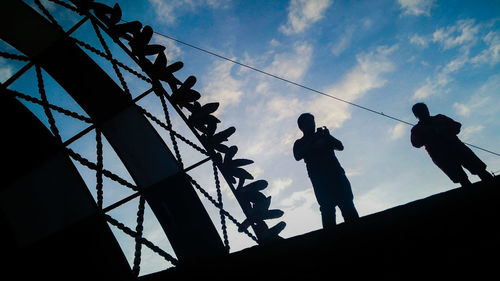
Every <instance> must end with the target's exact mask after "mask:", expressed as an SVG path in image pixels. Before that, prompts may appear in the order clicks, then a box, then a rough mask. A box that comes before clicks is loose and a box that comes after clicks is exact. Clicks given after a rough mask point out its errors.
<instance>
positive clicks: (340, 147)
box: [330, 135, 344, 151]
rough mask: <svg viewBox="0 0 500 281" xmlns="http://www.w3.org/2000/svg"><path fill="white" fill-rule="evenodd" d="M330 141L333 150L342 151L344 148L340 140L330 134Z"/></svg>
mask: <svg viewBox="0 0 500 281" xmlns="http://www.w3.org/2000/svg"><path fill="white" fill-rule="evenodd" d="M330 143H331V144H332V147H333V149H334V150H338V151H342V150H344V145H343V144H342V142H341V141H339V140H338V139H336V138H335V137H334V136H332V135H330Z"/></svg>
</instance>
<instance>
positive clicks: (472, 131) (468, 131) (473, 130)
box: [460, 125, 484, 141]
mask: <svg viewBox="0 0 500 281" xmlns="http://www.w3.org/2000/svg"><path fill="white" fill-rule="evenodd" d="M483 129H484V126H483V125H477V126H468V127H465V128H463V129H462V131H461V132H460V138H461V139H462V140H465V141H466V140H469V139H470V138H471V137H472V136H474V135H476V134H478V133H480V132H481V131H482V130H483Z"/></svg>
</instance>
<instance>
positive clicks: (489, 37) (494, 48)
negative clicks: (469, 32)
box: [471, 31, 500, 65]
mask: <svg viewBox="0 0 500 281" xmlns="http://www.w3.org/2000/svg"><path fill="white" fill-rule="evenodd" d="M483 41H484V42H485V43H486V45H487V46H488V48H487V49H485V50H483V51H482V52H481V53H480V54H478V55H477V56H475V57H473V58H472V59H471V62H472V63H474V64H476V65H477V64H483V63H489V64H490V65H493V64H497V63H498V62H500V36H499V34H498V32H494V31H490V32H489V33H488V34H486V35H485V36H484V37H483Z"/></svg>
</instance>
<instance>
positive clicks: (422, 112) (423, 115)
mask: <svg viewBox="0 0 500 281" xmlns="http://www.w3.org/2000/svg"><path fill="white" fill-rule="evenodd" d="M411 111H413V114H414V115H415V117H416V118H417V119H418V120H425V119H427V118H429V116H430V114H429V109H428V108H427V105H425V103H423V102H419V103H416V104H414V105H413V107H412V108H411Z"/></svg>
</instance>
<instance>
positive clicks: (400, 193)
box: [0, 0, 500, 274]
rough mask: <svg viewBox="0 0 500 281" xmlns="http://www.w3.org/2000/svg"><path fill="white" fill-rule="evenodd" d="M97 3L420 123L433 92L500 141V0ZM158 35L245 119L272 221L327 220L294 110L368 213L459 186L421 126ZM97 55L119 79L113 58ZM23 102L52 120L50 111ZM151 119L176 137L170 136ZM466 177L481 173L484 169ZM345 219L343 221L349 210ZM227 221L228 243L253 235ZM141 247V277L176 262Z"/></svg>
mask: <svg viewBox="0 0 500 281" xmlns="http://www.w3.org/2000/svg"><path fill="white" fill-rule="evenodd" d="M26 2H28V3H31V2H32V1H26ZM101 2H102V3H106V4H108V5H113V4H114V3H115V2H116V3H118V4H119V5H120V7H121V8H122V10H123V19H124V20H127V21H131V20H139V21H141V22H142V23H143V24H147V25H150V26H151V27H152V28H153V30H154V31H156V32H157V33H159V34H164V35H167V36H170V37H173V38H176V39H178V40H180V41H182V42H186V43H189V44H192V45H195V46H197V47H199V48H203V49H205V50H208V51H210V52H213V53H216V54H218V55H221V56H224V57H227V58H229V59H231V60H234V61H238V62H241V63H243V64H246V65H249V66H251V67H253V68H257V69H260V70H262V71H265V72H268V73H270V74H273V75H276V76H279V77H282V78H284V79H287V80H290V81H293V82H295V83H298V84H302V85H304V86H307V87H309V88H312V89H315V90H317V91H320V92H322V93H325V94H328V95H331V96H334V97H337V98H340V99H343V100H346V101H349V102H351V103H355V104H358V105H361V106H363V107H366V108H370V109H372V110H374V111H376V112H383V113H384V114H386V115H390V116H393V117H396V118H399V119H401V120H404V121H406V122H409V123H412V124H414V123H416V122H417V120H416V119H415V117H414V116H413V114H412V112H411V106H412V105H413V104H414V103H416V102H425V103H426V104H427V105H428V106H429V109H430V112H431V115H435V114H438V113H441V114H445V115H447V116H449V117H451V118H453V119H455V120H457V121H459V122H460V123H461V124H462V130H461V132H460V134H459V137H460V139H462V140H463V141H465V142H467V143H471V144H474V145H476V146H479V147H482V148H485V149H488V150H491V151H494V152H496V153H499V152H500V146H499V145H498V144H499V143H500V133H499V132H500V130H499V128H500V125H499V123H498V120H500V71H499V70H500V17H499V15H500V1H496V0H491V1H486V0H484V1H483V0H480V1H438V0H384V1H378V0H365V1H341V0H290V1H234V0H220V1H215V0H174V1H166V0H147V1H146V0H143V1H126V0H121V1H101ZM43 3H45V4H46V5H47V7H48V9H49V10H50V11H51V12H52V13H54V15H55V16H56V19H58V20H59V21H60V23H61V24H62V25H63V26H70V25H71V24H74V23H75V22H76V21H77V20H78V19H79V17H78V16H76V15H74V14H72V13H69V12H67V11H64V10H63V9H61V8H60V7H57V6H56V5H54V4H52V3H50V2H47V1H45V2H43ZM74 37H76V38H79V39H81V40H84V41H86V42H89V43H91V44H92V45H93V46H100V45H99V41H98V40H97V39H96V37H95V35H93V34H92V29H91V27H90V26H83V27H82V28H81V29H79V30H78V31H77V32H76V33H75V34H74ZM107 40H108V41H109V39H107ZM152 41H153V42H154V43H157V44H162V45H164V46H166V51H165V53H166V55H167V58H168V61H169V63H172V62H174V61H182V62H184V68H183V69H182V70H180V71H179V72H177V73H176V77H178V78H179V79H180V80H184V79H185V78H187V77H188V76H190V75H194V76H196V78H197V83H196V85H195V87H194V89H196V90H197V91H199V92H200V93H201V95H202V98H201V101H202V102H203V103H208V102H219V103H220V107H219V109H218V111H217V112H216V116H217V117H218V118H219V119H220V120H221V123H220V124H219V126H218V128H219V130H222V129H225V128H227V127H230V126H235V127H236V133H235V134H234V135H233V136H231V138H230V139H229V141H228V144H231V145H237V146H238V148H239V150H238V153H237V156H238V158H247V159H252V160H253V161H254V163H253V164H252V165H249V166H247V167H246V168H247V170H248V171H249V172H251V174H252V175H253V176H254V177H255V179H265V180H267V181H268V183H269V187H268V188H267V189H266V190H264V193H265V194H266V195H268V196H272V201H271V208H276V209H281V210H283V211H284V216H283V217H282V218H280V219H277V220H271V221H268V225H270V226H273V225H274V224H276V223H278V222H279V221H285V222H286V223H287V226H286V228H285V229H284V230H283V232H282V233H281V236H282V237H285V238H287V237H292V236H296V235H300V234H304V233H307V232H310V231H314V230H317V229H320V228H321V218H320V213H319V206H318V205H317V202H316V199H315V197H314V193H313V191H312V186H311V183H310V180H309V178H308V176H307V172H306V168H305V164H304V163H303V162H302V161H295V159H294V158H293V153H292V147H293V143H294V141H295V140H296V139H298V138H300V137H301V132H300V131H299V129H298V127H297V124H296V120H297V117H298V116H299V115H300V114H301V113H303V112H309V113H312V114H313V115H314V116H315V119H316V124H317V125H318V126H326V127H328V129H329V130H330V133H331V134H332V135H333V136H335V137H336V138H337V139H339V140H340V141H342V143H343V145H344V147H345V149H344V151H341V152H337V153H336V155H337V157H338V159H339V161H340V163H341V165H342V166H343V167H344V169H345V170H346V174H347V177H348V178H349V180H350V182H351V186H352V190H353V193H354V203H355V206H356V208H357V210H358V212H359V214H360V215H361V216H366V215H369V214H372V213H376V212H379V211H382V210H386V209H388V208H391V207H395V206H398V205H401V204H405V203H408V202H411V201H414V200H418V199H421V198H425V197H428V196H431V195H433V194H437V193H440V192H444V191H447V190H450V189H453V188H457V184H454V183H453V182H451V181H450V180H449V178H447V177H446V175H445V174H444V173H443V172H441V171H440V170H439V169H438V168H437V167H436V166H435V165H434V164H433V163H432V161H431V160H430V158H429V156H428V154H427V152H426V151H425V150H424V149H423V148H421V149H416V148H414V147H412V146H411V144H410V141H409V137H410V135H409V131H410V129H411V126H409V125H407V124H404V123H401V122H397V121H395V120H392V119H390V118H386V117H384V116H381V115H377V114H374V113H372V112H368V111H366V110H363V109H361V108H358V107H355V106H352V105H349V104H347V103H343V102H340V101H338V100H335V99H332V98H329V97H326V96H324V95H320V94H318V93H315V92H312V91H309V90H307V89H304V88H301V87H297V86H296V85H292V84H290V83H286V82H284V81H282V80H278V79H275V78H272V77H269V76H266V75H264V74H262V73H259V72H256V71H254V70H251V69H249V68H245V67H242V66H240V65H237V64H235V63H233V62H231V61H228V60H224V59H221V58H220V57H216V56H213V55H209V54H207V53H204V52H201V51H200V50H197V49H194V48H191V47H189V46H186V45H184V44H181V43H180V42H178V41H173V40H171V39H168V38H166V37H163V36H160V35H158V34H156V35H154V36H153V39H152ZM109 42H110V41H109ZM110 44H111V42H110ZM0 49H1V50H2V51H9V52H13V53H15V52H16V50H13V49H12V47H10V46H8V45H7V44H6V43H5V42H3V41H0ZM112 50H113V52H116V56H117V58H119V59H120V60H122V61H124V62H125V63H126V64H128V65H131V66H133V68H134V69H137V70H139V69H138V67H137V66H134V65H133V62H132V61H131V60H130V59H129V58H127V57H126V55H125V54H124V53H123V52H121V53H120V50H119V48H118V47H116V46H113V47H112ZM89 55H90V56H91V57H92V58H94V59H95V60H96V61H97V62H98V63H100V65H101V66H102V67H103V68H104V69H105V70H106V71H107V72H108V73H109V75H110V76H112V77H113V79H115V80H116V81H118V80H117V79H116V76H114V72H113V70H112V68H111V67H110V65H109V64H107V62H106V61H105V60H102V59H101V58H99V57H97V56H95V55H94V54H91V53H89ZM21 66H22V64H19V63H17V62H13V61H10V60H6V59H3V58H0V81H1V82H3V81H5V80H6V79H7V78H8V77H10V75H12V73H14V72H15V71H17V69H19V68H20V67H21ZM24 76H25V77H23V78H21V79H19V81H16V82H15V83H14V84H13V85H12V86H11V88H13V89H16V90H19V91H22V92H24V93H27V94H30V95H34V96H36V95H37V94H38V93H37V89H36V87H35V86H33V85H36V82H35V84H33V82H34V81H36V80H34V71H31V72H28V73H26V75H24ZM45 77H46V80H47V81H46V84H47V88H48V91H47V92H48V98H49V101H51V102H52V103H54V104H57V105H61V106H65V107H69V108H71V109H72V110H74V111H76V112H80V113H81V114H83V115H85V112H83V110H81V108H79V107H78V105H76V104H75V102H74V101H72V100H71V98H69V97H67V95H65V94H64V90H63V89H61V87H60V86H58V85H57V83H55V82H54V81H52V80H51V78H50V76H49V75H48V74H46V75H45ZM30 79H31V80H30ZM125 79H126V81H127V82H128V83H129V85H130V88H131V91H132V95H133V96H137V95H139V94H140V93H142V92H143V91H145V90H146V89H147V85H146V84H145V83H143V82H141V81H137V79H136V78H135V77H133V76H131V75H128V74H125ZM29 80H30V81H31V82H29ZM28 85H32V86H28ZM139 103H140V105H141V106H144V107H145V108H147V109H148V110H150V111H151V112H153V113H154V114H155V115H157V116H161V114H162V113H161V104H160V103H159V101H158V100H157V99H155V98H154V97H150V96H148V97H147V98H145V99H143V100H141V101H140V102H139ZM26 104H27V106H28V107H29V108H30V109H32V111H33V112H34V113H35V114H36V115H37V116H38V117H39V118H40V120H41V121H42V122H44V123H45V124H47V121H46V117H44V114H43V109H41V108H40V107H36V106H33V105H30V104H28V103H26ZM171 114H172V115H173V116H172V122H173V125H174V128H177V130H178V131H179V132H181V133H182V134H184V135H186V137H188V138H189V139H192V140H193V141H196V140H195V138H194V137H193V136H192V135H189V134H190V133H189V130H187V128H186V126H185V125H184V124H183V122H182V120H181V119H180V118H179V117H178V116H175V114H173V111H171ZM56 121H57V122H58V124H59V125H60V126H61V127H62V128H63V129H62V130H61V132H62V134H63V139H67V138H69V137H70V136H71V135H72V134H75V133H77V132H78V131H80V130H82V129H83V128H85V125H84V124H80V123H78V122H75V121H71V120H69V119H68V118H66V117H64V116H60V115H57V114H56ZM77 123H78V124H77ZM155 128H156V129H157V130H158V131H159V132H160V133H161V135H162V137H163V138H164V140H165V143H166V144H167V145H170V146H171V142H170V140H169V136H168V134H167V133H165V132H164V131H162V129H161V128H159V127H157V126H155ZM94 138H95V136H94V135H93V133H89V134H88V135H87V136H85V137H83V138H82V139H81V140H79V141H77V142H75V144H73V145H72V148H73V149H75V150H76V151H79V152H80V153H82V155H85V156H86V157H88V158H89V159H91V160H92V159H94V161H95V157H96V156H95V140H94ZM473 150H474V152H476V154H477V155H478V156H479V157H480V158H481V159H482V160H483V161H484V162H485V163H486V164H487V165H488V168H487V169H488V170H489V171H491V172H494V173H496V174H498V173H500V157H499V156H496V155H493V154H490V153H487V152H484V151H481V150H477V149H474V148H473ZM181 152H182V153H183V159H184V161H185V163H186V165H189V164H190V163H191V164H192V163H195V162H197V161H198V160H200V159H202V158H203V157H202V156H201V155H199V154H197V153H196V151H193V150H192V149H190V148H189V147H187V146H185V145H183V144H181ZM104 159H105V162H104V163H105V167H106V168H108V169H109V170H111V171H114V172H116V173H117V174H119V175H120V176H122V177H124V178H126V179H127V180H129V181H131V182H133V180H132V179H131V178H130V176H129V175H128V173H127V171H126V169H125V168H124V167H123V164H121V163H120V161H119V158H118V157H117V156H116V154H115V153H114V152H113V151H112V149H111V147H110V146H109V144H107V143H106V144H105V155H104ZM75 165H76V166H77V168H78V169H79V171H80V173H81V174H82V177H83V178H84V180H85V182H86V183H87V185H88V186H89V189H90V190H91V192H92V194H93V195H94V196H95V191H93V190H92V187H94V186H95V173H93V172H92V171H89V170H88V169H86V168H85V167H82V166H81V165H79V164H78V163H75ZM191 175H192V176H193V177H195V178H196V179H197V180H198V181H199V182H200V183H203V184H202V185H203V186H206V189H207V190H208V191H209V192H210V193H211V194H212V196H214V197H215V187H214V184H213V181H214V180H213V172H212V167H211V165H210V164H204V165H203V166H201V167H200V168H197V169H195V170H194V171H192V172H191ZM469 176H470V179H471V180H472V181H473V182H474V181H478V180H479V179H478V178H477V177H476V176H473V175H470V174H469ZM104 192H105V205H106V204H108V205H109V204H111V203H113V202H114V201H116V200H118V199H120V198H123V197H124V196H126V195H129V194H131V192H130V191H126V190H125V191H124V189H123V187H120V186H117V185H116V184H115V183H113V182H112V181H109V180H105V190H104ZM200 196H201V195H200ZM223 197H224V204H225V208H226V209H227V210H228V211H229V212H230V213H232V214H234V216H235V217H236V218H237V219H238V220H240V221H242V220H243V219H244V217H243V215H242V213H241V209H239V207H238V206H237V203H236V202H235V200H234V196H233V195H232V194H231V191H230V190H229V189H228V188H227V185H224V184H223ZM134 204H135V205H134ZM204 204H205V206H206V208H207V210H208V211H209V213H210V215H211V217H212V219H213V221H214V224H215V225H216V226H219V225H220V219H219V217H218V213H217V210H216V209H215V208H214V207H213V206H211V205H210V203H208V202H205V201H204ZM128 205H129V206H127V205H126V206H124V207H123V208H121V209H120V208H119V209H117V210H115V211H113V212H112V213H111V215H113V216H116V217H117V218H119V219H121V220H122V221H124V222H126V224H128V225H129V226H130V227H131V228H133V229H135V226H134V223H135V217H134V216H135V215H134V214H135V212H136V211H137V210H136V208H137V201H132V202H131V203H130V204H128ZM464 207H465V208H467V206H464ZM134 208H135V209H134ZM145 221H146V222H145V224H146V225H145V236H146V237H147V238H148V239H151V240H152V241H154V242H155V243H158V244H159V245H160V247H164V248H167V249H169V247H170V246H169V244H168V241H167V239H166V238H165V235H164V234H163V232H162V230H161V227H159V225H158V223H157V222H156V221H155V218H154V216H153V215H152V213H151V211H150V210H149V209H148V210H147V211H146V220H145ZM337 221H338V222H342V221H343V220H342V216H341V215H340V212H339V211H338V212H337ZM228 224H229V225H228V227H229V238H230V243H231V251H238V250H241V249H244V248H246V247H250V246H253V245H255V243H254V242H253V241H252V240H250V239H249V238H248V237H246V236H245V235H244V234H241V233H238V232H237V231H236V228H235V227H234V226H233V225H231V223H230V222H228ZM112 228H113V227H112ZM114 233H115V235H116V237H117V239H118V240H119V242H120V244H121V246H122V249H123V250H124V252H125V254H126V255H127V257H128V258H129V261H131V260H133V251H134V247H133V244H132V243H133V240H132V239H130V238H127V237H126V236H125V235H123V234H121V233H120V232H119V231H116V230H114ZM130 245H132V246H130ZM143 248H144V247H143ZM143 251H144V255H143V263H142V265H141V268H142V271H141V274H146V273H149V272H154V271H157V270H161V269H164V268H165V267H168V266H169V263H165V262H164V261H163V260H162V258H158V257H157V255H156V254H154V253H152V252H151V251H149V250H148V249H145V250H143ZM170 253H172V251H171V250H170Z"/></svg>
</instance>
